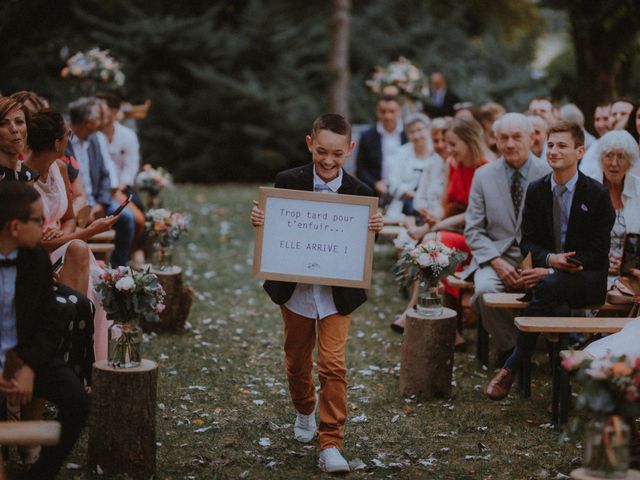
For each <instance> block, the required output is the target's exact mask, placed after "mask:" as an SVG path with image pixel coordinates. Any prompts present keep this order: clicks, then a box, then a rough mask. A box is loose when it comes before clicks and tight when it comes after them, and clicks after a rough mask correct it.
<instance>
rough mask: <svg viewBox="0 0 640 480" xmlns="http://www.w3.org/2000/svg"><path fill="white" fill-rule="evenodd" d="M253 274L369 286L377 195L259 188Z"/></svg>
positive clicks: (330, 283) (265, 278)
mask: <svg viewBox="0 0 640 480" xmlns="http://www.w3.org/2000/svg"><path fill="white" fill-rule="evenodd" d="M258 205H259V207H260V208H261V209H262V210H263V211H264V212H265V219H264V226H261V227H258V228H257V229H256V242H255V250H254V255H253V275H254V277H256V278H259V279H263V280H279V281H284V282H295V283H308V284H318V285H328V286H338V287H352V288H369V287H370V286H371V269H372V265H373V245H374V242H375V233H374V232H373V231H370V230H369V228H368V222H369V218H370V217H371V216H372V215H374V214H375V213H376V212H377V211H378V199H377V198H376V197H364V196H360V195H342V194H330V193H319V192H308V191H302V190H288V189H282V188H270V187H260V192H259V200H258Z"/></svg>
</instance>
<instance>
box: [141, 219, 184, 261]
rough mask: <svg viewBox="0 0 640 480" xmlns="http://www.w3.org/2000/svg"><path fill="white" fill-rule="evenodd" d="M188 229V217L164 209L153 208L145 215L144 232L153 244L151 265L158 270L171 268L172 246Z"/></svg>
mask: <svg viewBox="0 0 640 480" xmlns="http://www.w3.org/2000/svg"><path fill="white" fill-rule="evenodd" d="M188 228H189V217H188V216H186V215H184V214H182V213H180V212H172V211H171V210H167V209H166V208H153V209H151V210H148V211H147V213H146V214H145V221H144V231H145V233H146V234H147V237H148V238H149V239H151V241H152V242H153V253H152V256H153V260H152V262H151V263H152V264H153V266H154V267H155V268H158V269H159V270H164V269H165V268H168V267H171V266H172V263H173V244H174V242H175V241H176V240H178V239H179V238H180V237H181V236H182V234H183V233H185V232H186V231H187V229H188Z"/></svg>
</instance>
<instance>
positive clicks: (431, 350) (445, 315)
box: [400, 308, 456, 400]
mask: <svg viewBox="0 0 640 480" xmlns="http://www.w3.org/2000/svg"><path fill="white" fill-rule="evenodd" d="M455 338H456V312H455V311H453V310H451V309H449V308H445V309H444V311H443V312H442V315H441V316H439V317H425V316H423V315H420V314H419V313H417V312H416V311H415V310H412V311H411V312H410V313H409V314H408V315H407V323H406V325H405V329H404V337H403V339H402V352H401V355H400V393H401V394H402V395H405V396H407V395H416V396H417V397H418V398H419V399H421V400H429V399H431V398H433V397H435V396H448V395H449V394H450V392H451V377H452V372H453V350H454V344H455Z"/></svg>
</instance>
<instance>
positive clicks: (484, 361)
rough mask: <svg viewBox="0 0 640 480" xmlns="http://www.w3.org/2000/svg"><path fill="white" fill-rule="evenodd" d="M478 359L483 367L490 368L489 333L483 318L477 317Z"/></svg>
mask: <svg viewBox="0 0 640 480" xmlns="http://www.w3.org/2000/svg"><path fill="white" fill-rule="evenodd" d="M476 322H477V338H476V358H477V359H478V361H479V362H480V365H481V366H483V367H489V333H488V332H487V331H486V330H485V328H484V325H482V317H481V316H480V314H478V317H477V320H476Z"/></svg>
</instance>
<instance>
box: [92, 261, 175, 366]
mask: <svg viewBox="0 0 640 480" xmlns="http://www.w3.org/2000/svg"><path fill="white" fill-rule="evenodd" d="M100 280H101V281H100V283H98V285H97V286H96V293H97V294H98V298H99V299H100V302H101V303H102V306H103V308H104V309H105V311H106V312H107V318H108V319H109V320H113V325H111V327H109V353H108V360H109V363H111V365H113V366H114V367H120V368H131V367H136V366H138V365H140V360H141V358H142V352H141V347H142V330H141V329H140V327H139V326H138V324H137V323H138V321H139V320H142V319H144V320H146V321H148V322H158V321H159V320H160V317H159V314H160V313H161V312H162V311H163V310H164V308H165V305H164V297H165V293H164V290H163V288H162V285H160V284H159V283H158V277H157V276H156V275H154V274H153V273H150V272H149V270H148V269H147V270H140V271H134V270H131V268H129V267H118V268H117V269H111V268H105V271H104V273H103V274H102V276H101V279H100Z"/></svg>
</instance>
